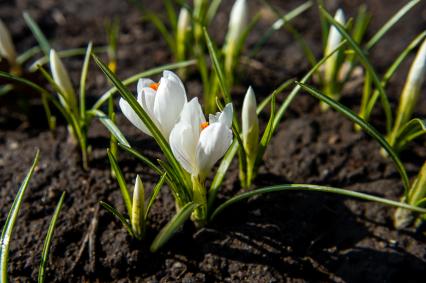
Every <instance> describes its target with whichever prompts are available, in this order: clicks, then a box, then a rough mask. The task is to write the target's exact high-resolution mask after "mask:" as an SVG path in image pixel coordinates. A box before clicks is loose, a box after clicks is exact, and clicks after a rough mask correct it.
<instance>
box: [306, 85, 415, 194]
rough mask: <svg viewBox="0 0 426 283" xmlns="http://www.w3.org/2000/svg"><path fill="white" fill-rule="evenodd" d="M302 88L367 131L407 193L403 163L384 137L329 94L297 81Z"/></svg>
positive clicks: (407, 185)
mask: <svg viewBox="0 0 426 283" xmlns="http://www.w3.org/2000/svg"><path fill="white" fill-rule="evenodd" d="M298 84H299V85H300V86H301V87H302V88H303V89H304V90H306V91H307V92H308V93H309V94H311V95H312V96H314V97H316V98H317V99H319V100H321V101H322V102H324V103H327V104H328V105H330V107H332V108H333V109H334V110H336V111H338V112H340V113H341V114H343V115H344V116H346V117H347V118H348V119H350V120H351V121H352V122H354V123H356V124H357V125H359V126H360V127H361V128H362V129H363V130H364V131H365V132H366V133H368V134H369V135H370V136H372V137H373V138H374V139H375V140H376V141H377V142H378V143H379V144H380V145H381V146H382V147H383V148H384V149H385V150H386V152H387V153H388V154H389V156H390V157H391V158H392V160H393V162H394V163H395V167H396V168H397V170H398V172H399V174H400V175H401V178H402V183H403V185H404V190H405V194H408V189H409V181H408V176H407V172H406V171H405V168H404V165H403V164H402V162H401V160H400V159H399V157H398V155H397V154H396V152H395V151H394V150H393V148H392V147H391V146H390V145H389V143H388V142H387V141H386V139H385V138H384V137H383V136H382V135H381V134H380V133H379V132H378V131H377V130H376V129H375V128H374V127H373V126H371V125H370V124H369V123H367V122H366V121H365V120H364V119H362V118H361V117H359V116H358V115H356V114H355V113H354V112H353V111H352V110H350V109H349V108H347V107H346V106H344V105H343V104H341V103H339V102H337V101H335V100H333V99H332V98H330V97H329V96H327V95H325V94H322V93H321V92H319V91H318V90H316V89H314V88H312V87H309V86H307V85H305V84H302V83H298Z"/></svg>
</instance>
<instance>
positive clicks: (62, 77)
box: [50, 49, 77, 110]
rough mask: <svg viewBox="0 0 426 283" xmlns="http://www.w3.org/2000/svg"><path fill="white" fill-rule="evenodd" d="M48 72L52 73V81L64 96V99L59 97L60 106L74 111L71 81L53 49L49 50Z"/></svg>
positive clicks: (75, 104) (74, 99) (75, 103)
mask: <svg viewBox="0 0 426 283" xmlns="http://www.w3.org/2000/svg"><path fill="white" fill-rule="evenodd" d="M50 70H51V72H52V76H53V80H54V81H55V83H56V84H57V85H58V87H59V88H60V90H61V92H62V93H63V95H64V96H65V99H64V98H63V97H62V96H59V98H60V100H61V103H62V105H64V106H65V107H68V108H70V109H72V110H76V107H77V102H76V98H75V92H74V88H73V86H72V83H71V79H70V77H69V75H68V72H67V69H66V68H65V66H64V64H63V63H62V61H61V59H60V58H59V56H58V55H57V54H56V52H55V50H53V49H51V50H50Z"/></svg>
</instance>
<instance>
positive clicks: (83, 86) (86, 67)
mask: <svg viewBox="0 0 426 283" xmlns="http://www.w3.org/2000/svg"><path fill="white" fill-rule="evenodd" d="M92 49H93V44H92V42H89V45H88V46H87V50H86V55H85V56H84V62H83V68H82V70H81V76H80V117H81V119H82V120H83V121H84V122H86V80H87V73H88V71H89V64H90V54H92Z"/></svg>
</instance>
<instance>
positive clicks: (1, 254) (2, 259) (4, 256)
mask: <svg viewBox="0 0 426 283" xmlns="http://www.w3.org/2000/svg"><path fill="white" fill-rule="evenodd" d="M39 158H40V151H39V150H37V152H36V155H35V157H34V161H33V165H32V166H31V168H30V170H29V171H28V173H27V175H26V176H25V179H24V181H23V182H22V184H21V186H20V187H19V191H18V193H17V195H16V197H15V200H14V201H13V204H12V207H11V208H10V210H9V214H8V215H7V218H6V221H5V223H4V226H3V230H2V233H1V238H0V243H1V244H0V279H1V280H0V282H2V283H7V282H8V279H7V266H8V261H9V246H10V240H11V237H12V231H13V228H14V227H15V223H16V220H17V218H18V213H19V209H20V208H21V205H22V201H23V199H24V194H25V191H26V190H27V188H28V184H29V183H30V180H31V177H32V176H33V173H34V170H35V168H36V166H37V164H38V161H39Z"/></svg>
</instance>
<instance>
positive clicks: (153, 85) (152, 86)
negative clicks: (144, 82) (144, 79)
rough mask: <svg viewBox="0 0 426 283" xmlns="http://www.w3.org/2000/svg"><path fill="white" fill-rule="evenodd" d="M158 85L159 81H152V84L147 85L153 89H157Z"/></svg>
mask: <svg viewBox="0 0 426 283" xmlns="http://www.w3.org/2000/svg"><path fill="white" fill-rule="evenodd" d="M159 86H160V83H152V84H150V85H149V87H150V88H152V89H153V90H155V91H157V90H158V87H159Z"/></svg>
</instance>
